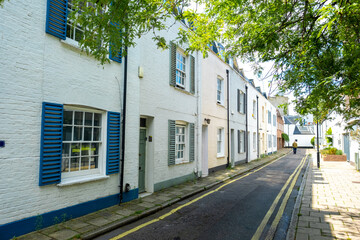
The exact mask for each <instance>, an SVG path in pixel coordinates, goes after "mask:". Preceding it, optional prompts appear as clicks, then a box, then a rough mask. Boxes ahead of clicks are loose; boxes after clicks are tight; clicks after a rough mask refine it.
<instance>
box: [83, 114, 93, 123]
mask: <svg viewBox="0 0 360 240" xmlns="http://www.w3.org/2000/svg"><path fill="white" fill-rule="evenodd" d="M92 118H93V114H92V113H88V112H86V113H85V125H86V126H92Z"/></svg>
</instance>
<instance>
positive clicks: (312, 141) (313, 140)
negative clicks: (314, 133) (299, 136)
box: [310, 137, 315, 146]
mask: <svg viewBox="0 0 360 240" xmlns="http://www.w3.org/2000/svg"><path fill="white" fill-rule="evenodd" d="M310 143H311V145H313V146H315V137H312V138H311V140H310Z"/></svg>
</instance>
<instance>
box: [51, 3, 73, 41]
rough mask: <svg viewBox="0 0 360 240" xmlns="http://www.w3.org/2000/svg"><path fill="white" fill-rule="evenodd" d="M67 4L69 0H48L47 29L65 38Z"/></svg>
mask: <svg viewBox="0 0 360 240" xmlns="http://www.w3.org/2000/svg"><path fill="white" fill-rule="evenodd" d="M67 4H68V1H67V0H48V1H47V14H46V30H45V31H46V32H47V33H49V34H51V35H53V36H55V37H58V38H60V39H63V40H65V39H66V25H67Z"/></svg>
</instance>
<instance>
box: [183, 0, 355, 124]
mask: <svg viewBox="0 0 360 240" xmlns="http://www.w3.org/2000/svg"><path fill="white" fill-rule="evenodd" d="M198 2H200V3H203V5H204V8H205V10H204V11H203V13H202V14H194V13H193V11H189V12H188V13H186V14H188V15H187V16H189V17H190V18H191V19H193V20H194V21H195V22H196V23H195V27H196V29H195V30H194V31H188V32H186V38H187V39H189V40H190V42H191V46H190V48H191V49H196V50H201V51H203V52H206V51H207V44H209V43H210V42H211V41H220V42H222V43H224V44H225V45H226V48H227V49H228V52H227V54H228V55H230V56H237V57H240V58H242V59H243V60H244V61H249V62H252V63H256V62H259V61H260V62H266V61H274V62H275V64H274V74H275V75H274V79H273V82H274V83H276V84H278V85H279V86H280V89H281V90H282V91H283V92H289V91H292V92H293V95H294V97H295V99H296V100H295V101H294V102H295V104H296V107H295V110H296V111H297V112H298V113H299V114H301V115H306V114H309V113H310V114H314V117H315V121H316V122H318V121H322V120H324V119H326V118H327V117H328V115H329V112H331V111H336V112H338V113H340V114H343V116H344V118H345V120H349V119H350V118H351V117H352V116H354V115H355V114H356V112H357V111H359V109H360V99H359V98H358V96H359V95H360V80H359V79H360V71H358V69H359V68H360V44H358V43H359V32H360V7H359V0H348V1H338V0H330V1H321V0H314V1H308V0H300V1H278V0H269V1H262V0H255V1H253V0H251V1H250V0H245V1H235V0H209V1H198ZM204 55H206V54H204ZM255 68H256V66H255ZM347 106H351V108H349V107H347Z"/></svg>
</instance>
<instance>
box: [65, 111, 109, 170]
mask: <svg viewBox="0 0 360 240" xmlns="http://www.w3.org/2000/svg"><path fill="white" fill-rule="evenodd" d="M101 134H102V113H101V112H93V111H90V110H72V109H66V108H65V109H64V115H63V150H62V172H63V173H66V172H69V173H70V172H88V173H90V172H91V171H92V170H97V172H99V171H98V168H99V163H100V162H101V156H100V152H101V146H102V139H101ZM93 172H94V171H93Z"/></svg>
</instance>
